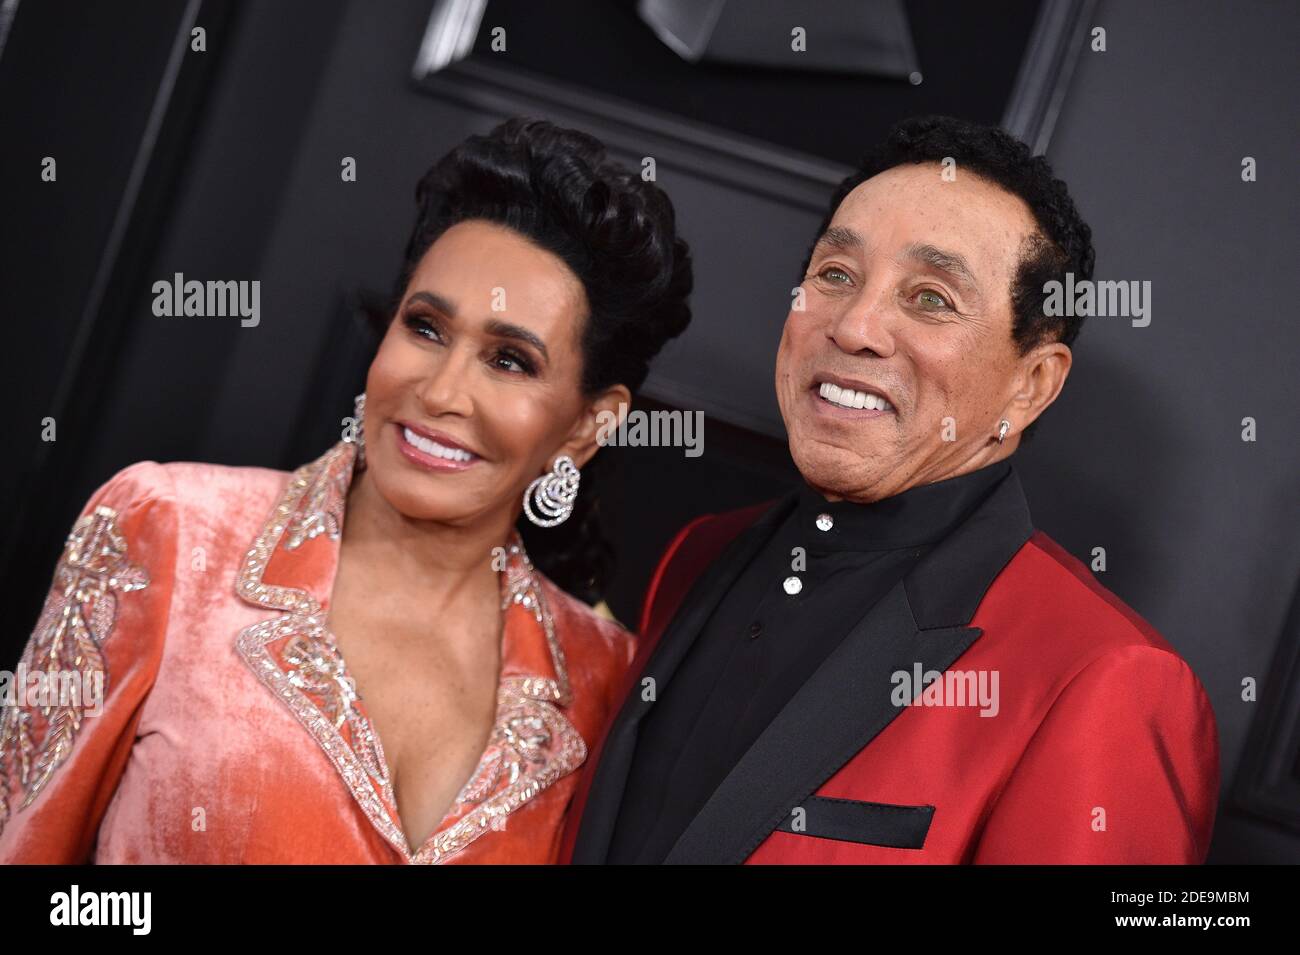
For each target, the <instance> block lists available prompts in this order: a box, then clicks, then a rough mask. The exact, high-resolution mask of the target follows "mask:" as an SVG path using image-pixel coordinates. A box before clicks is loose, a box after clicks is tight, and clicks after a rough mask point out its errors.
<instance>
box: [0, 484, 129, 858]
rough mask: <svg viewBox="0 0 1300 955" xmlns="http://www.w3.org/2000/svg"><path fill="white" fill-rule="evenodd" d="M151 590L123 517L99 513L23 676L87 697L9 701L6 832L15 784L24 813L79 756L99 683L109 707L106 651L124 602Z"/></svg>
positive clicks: (78, 547) (33, 643)
mask: <svg viewBox="0 0 1300 955" xmlns="http://www.w3.org/2000/svg"><path fill="white" fill-rule="evenodd" d="M147 586H149V575H148V574H147V573H146V572H145V571H144V569H142V568H140V567H137V566H135V565H133V564H132V563H131V562H130V561H129V560H128V559H127V545H126V541H125V540H124V539H123V538H122V536H121V534H119V533H118V530H117V511H115V510H114V509H113V508H111V507H106V506H104V505H99V506H97V507H96V508H95V509H94V510H93V511H92V512H91V513H89V514H86V515H85V516H84V517H82V518H80V519H79V520H78V521H77V523H76V524H75V525H73V528H72V530H71V532H70V533H69V534H68V539H67V542H66V544H65V545H64V548H63V554H62V556H61V557H60V558H59V561H58V563H57V564H56V565H55V568H54V583H53V585H52V586H51V588H50V592H49V593H48V594H47V595H46V598H45V605H44V607H42V609H41V614H40V616H39V617H38V618H37V621H36V627H35V629H34V630H33V631H32V636H31V639H30V640H29V641H28V643H27V647H26V649H25V650H24V651H23V656H22V660H21V662H20V663H19V672H20V673H24V674H28V675H32V674H37V673H39V674H42V679H43V680H49V679H51V678H56V679H58V681H59V682H60V683H62V682H63V680H64V677H65V676H75V677H76V680H75V681H74V682H75V684H76V685H77V686H78V687H80V692H79V693H78V694H77V695H76V698H71V697H68V698H65V697H64V691H63V688H62V687H60V688H59V691H58V693H57V694H56V696H57V698H55V697H50V698H49V699H47V700H45V701H44V702H43V704H42V705H38V706H35V707H33V706H28V705H27V703H28V701H27V700H25V699H15V700H14V701H13V705H8V703H9V702H10V701H8V700H5V701H4V703H5V704H6V705H4V706H3V707H2V708H0V709H3V713H0V832H3V831H4V827H5V824H6V823H7V822H8V820H9V814H10V808H9V792H10V787H11V786H12V785H13V783H14V779H15V777H16V780H17V784H18V789H19V793H20V794H21V795H22V796H23V801H22V804H21V805H20V806H19V807H18V808H19V809H20V810H21V809H25V808H27V807H28V806H30V805H31V804H32V802H33V800H35V799H36V797H37V796H39V795H40V794H41V791H42V790H43V789H44V788H45V785H46V784H47V783H48V782H49V781H50V779H51V778H52V777H53V776H54V774H55V772H56V771H57V770H58V769H59V767H60V766H61V765H62V764H63V762H64V761H65V760H66V759H67V758H68V756H69V755H70V754H71V752H72V747H73V745H74V744H75V743H76V739H77V733H78V732H79V731H80V729H81V722H82V720H83V719H84V718H85V716H86V713H87V712H88V711H89V710H91V709H92V708H93V707H94V706H95V705H96V701H87V700H86V698H85V696H86V693H88V692H91V689H90V688H91V687H94V686H95V685H96V682H97V684H98V696H99V699H98V703H99V704H102V703H103V698H104V694H106V693H107V692H108V668H107V665H106V663H105V660H104V655H103V647H104V642H105V641H106V640H107V639H108V638H109V636H110V634H111V633H112V632H113V627H114V625H115V624H116V622H117V595H118V594H119V593H122V594H126V593H130V592H131V591H134V590H143V589H144V588H145V587H147ZM26 682H27V681H26V680H24V681H23V683H24V684H25V683H26ZM45 686H46V688H47V689H49V688H50V687H49V684H48V683H46V684H45ZM26 689H27V688H26V687H25V686H16V687H15V690H14V691H15V693H17V694H20V695H23V696H25V695H26ZM47 696H48V694H47Z"/></svg>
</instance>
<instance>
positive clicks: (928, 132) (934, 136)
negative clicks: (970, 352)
mask: <svg viewBox="0 0 1300 955" xmlns="http://www.w3.org/2000/svg"><path fill="white" fill-rule="evenodd" d="M950 156H951V157H952V158H953V160H954V161H955V162H956V163H957V167H958V168H959V169H965V170H968V171H970V172H973V173H975V174H976V175H977V176H980V177H981V178H983V179H986V180H988V181H989V182H992V183H994V184H995V185H998V186H1001V187H1002V188H1003V189H1005V190H1006V191H1007V192H1010V193H1012V194H1013V195H1016V196H1019V197H1020V198H1021V199H1023V200H1024V201H1025V204H1026V205H1028V206H1029V209H1030V211H1031V212H1032V213H1033V215H1034V219H1035V220H1036V221H1037V223H1038V227H1039V229H1040V230H1041V232H1039V233H1035V234H1034V235H1032V236H1031V237H1030V239H1029V242H1028V243H1027V244H1026V246H1025V247H1024V248H1023V249H1022V250H1021V256H1020V262H1019V265H1018V266H1017V268H1016V274H1015V278H1014V279H1013V280H1012V285H1011V307H1012V326H1011V338H1012V340H1013V341H1014V342H1015V344H1016V347H1017V348H1018V350H1019V352H1020V354H1022V355H1024V354H1026V353H1027V352H1029V351H1030V349H1032V348H1034V347H1035V346H1036V345H1040V344H1042V343H1043V342H1048V341H1060V342H1064V343H1065V344H1066V345H1069V344H1072V343H1073V342H1074V340H1075V338H1076V337H1078V334H1079V330H1080V329H1081V328H1082V326H1083V316H1079V315H1062V316H1054V315H1047V314H1045V313H1044V311H1043V303H1044V302H1045V301H1046V299H1047V293H1046V292H1044V291H1043V286H1044V285H1045V284H1046V283H1047V282H1050V281H1053V280H1055V281H1058V282H1062V283H1063V282H1064V281H1065V273H1067V272H1073V273H1074V277H1075V279H1076V281H1077V280H1080V279H1090V278H1092V269H1093V264H1094V259H1095V255H1094V252H1093V248H1092V229H1090V228H1089V227H1088V224H1087V223H1086V222H1084V221H1083V217H1082V216H1080V215H1079V210H1078V209H1076V208H1075V206H1074V200H1073V199H1071V198H1070V193H1069V190H1068V189H1067V188H1066V185H1065V183H1064V182H1062V181H1061V180H1060V179H1057V178H1056V177H1055V175H1054V174H1053V173H1052V167H1051V166H1050V165H1048V163H1047V160H1046V159H1045V158H1044V157H1042V156H1034V155H1031V154H1030V151H1029V147H1028V146H1026V145H1025V144H1024V143H1023V142H1021V141H1020V140H1018V139H1016V138H1015V137H1014V136H1012V135H1011V134H1010V133H1008V132H1006V131H1005V130H1002V129H998V128H997V127H995V126H984V125H981V124H979V123H972V122H969V121H967V120H963V119H957V118H955V117H952V116H918V117H913V118H910V119H905V120H903V121H901V122H899V123H897V124H896V125H895V126H894V127H893V128H892V129H891V130H890V131H889V133H888V135H887V136H886V137H885V139H884V140H883V141H882V142H880V143H879V144H878V145H877V146H875V147H874V148H873V149H872V150H871V151H870V152H868V153H867V154H866V156H864V157H863V159H862V162H861V163H859V165H858V167H857V169H855V170H854V171H853V172H852V173H850V174H849V175H848V176H847V177H845V179H844V181H843V182H841V183H840V185H839V187H838V188H837V189H836V190H835V195H834V196H833V197H832V198H831V202H830V208H829V209H828V211H827V212H826V218H825V219H823V220H822V224H821V227H820V228H819V229H818V230H817V235H816V237H815V238H814V240H813V243H812V246H810V247H809V251H808V255H807V257H806V258H805V259H804V263H803V268H802V269H801V270H800V275H801V276H802V275H806V274H807V272H808V265H809V263H810V262H811V261H812V250H813V248H815V247H816V244H817V240H818V239H820V238H821V236H822V235H823V234H824V233H825V232H826V230H827V228H829V227H830V224H831V220H832V219H833V218H834V217H835V211H836V210H837V209H838V208H839V207H840V203H841V202H843V201H844V198H845V197H846V196H847V195H848V194H849V193H850V192H852V191H853V190H854V189H855V188H856V187H857V186H858V185H860V184H861V183H863V182H865V181H866V180H868V179H870V178H871V177H872V176H875V175H878V174H879V173H882V172H884V171H885V170H887V169H892V168H894V167H895V166H902V165H904V164H906V163H925V162H933V163H939V162H942V161H943V160H944V159H945V158H947V157H950ZM1037 424H1038V422H1034V423H1033V424H1031V425H1030V426H1029V428H1027V429H1026V430H1025V432H1024V433H1023V434H1022V435H1021V442H1022V443H1023V442H1024V441H1026V440H1027V439H1028V438H1029V437H1030V436H1031V435H1032V434H1033V432H1034V429H1035V428H1036V427H1037Z"/></svg>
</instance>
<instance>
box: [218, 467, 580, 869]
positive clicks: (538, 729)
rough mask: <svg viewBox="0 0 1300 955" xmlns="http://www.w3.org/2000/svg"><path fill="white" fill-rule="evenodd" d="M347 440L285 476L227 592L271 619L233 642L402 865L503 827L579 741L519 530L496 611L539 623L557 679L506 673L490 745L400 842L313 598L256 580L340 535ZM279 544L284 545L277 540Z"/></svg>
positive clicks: (568, 763) (361, 722)
mask: <svg viewBox="0 0 1300 955" xmlns="http://www.w3.org/2000/svg"><path fill="white" fill-rule="evenodd" d="M355 454H356V446H355V445H354V444H352V443H350V442H346V441H340V442H338V443H337V444H336V445H334V447H332V448H331V449H330V450H329V451H327V452H326V453H325V454H323V455H322V456H321V457H320V458H318V459H317V460H316V461H313V462H312V463H310V464H307V465H304V466H303V467H301V468H299V469H298V470H297V471H296V472H294V474H293V476H292V478H291V479H290V481H289V484H288V487H287V488H286V489H285V491H284V493H283V495H282V496H281V498H280V501H279V503H278V504H277V505H276V507H275V509H274V510H273V511H272V513H271V516H270V517H269V518H268V520H267V521H266V524H265V525H264V527H263V529H262V532H261V533H260V534H259V535H258V537H257V539H256V540H255V541H254V543H253V546H252V548H251V549H250V550H249V551H248V554H247V556H246V557H245V559H244V564H243V567H242V568H241V570H240V572H239V575H238V579H237V581H236V592H237V593H238V594H239V596H240V597H241V598H243V599H245V600H247V601H250V602H252V603H254V604H257V605H259V606H263V607H267V608H270V609H274V610H277V611H280V613H279V614H277V616H275V617H272V618H271V619H268V620H264V621H262V622H261V623H258V624H255V625H253V626H251V627H248V628H246V629H245V630H243V631H242V632H241V633H240V634H239V637H238V640H237V647H238V650H239V653H240V655H241V657H242V658H243V659H244V661H245V662H246V663H247V664H248V666H249V667H251V668H252V670H253V672H254V673H255V674H256V675H257V677H258V679H259V680H260V681H261V682H262V683H263V684H264V685H265V686H266V687H267V688H269V689H270V690H271V691H272V692H273V693H274V694H275V695H276V696H278V697H279V698H280V699H281V700H282V701H283V702H284V703H285V704H286V705H287V706H288V707H289V709H290V711H291V712H292V713H293V714H294V716H295V717H297V718H298V720H299V721H300V722H301V723H302V724H303V726H305V727H306V728H307V730H308V731H309V732H310V733H311V735H312V736H313V737H314V738H315V740H316V742H317V743H319V744H320V746H321V748H322V749H323V750H324V752H325V754H326V755H327V756H328V757H329V759H330V761H331V762H332V763H333V765H334V767H335V768H336V769H337V770H338V772H339V774H340V775H341V776H342V778H343V780H344V782H345V783H346V784H347V786H348V788H349V790H350V791H351V793H352V795H353V797H354V798H355V799H356V801H357V803H358V804H359V805H360V806H361V809H362V810H363V811H364V812H365V814H366V816H367V817H368V818H369V819H370V821H371V823H372V824H373V825H374V826H375V828H376V829H377V830H378V831H379V832H380V833H381V834H382V835H383V836H384V837H385V839H387V841H388V842H389V843H390V844H391V845H392V846H393V847H394V848H395V849H396V850H397V851H398V852H399V854H400V855H401V856H402V858H403V859H404V860H405V861H407V862H414V863H437V862H442V861H444V860H446V859H447V858H449V857H450V856H452V855H454V854H455V853H456V852H459V851H460V850H461V849H463V848H465V846H467V845H469V844H470V843H471V842H473V841H474V840H475V839H478V838H479V837H481V836H483V835H484V834H485V833H487V832H490V831H493V830H502V829H504V828H505V827H506V822H507V817H508V816H509V815H510V813H512V812H515V811H516V810H518V809H520V808H521V807H522V806H524V805H525V804H527V803H528V802H529V800H531V799H533V798H534V797H536V796H537V794H538V793H540V792H542V791H543V790H545V789H546V788H547V787H549V786H551V785H552V784H554V783H555V782H556V781H557V780H559V779H561V778H563V777H564V776H566V775H568V774H569V773H571V772H572V771H573V770H574V769H576V768H577V767H578V766H579V765H581V764H582V762H583V760H585V759H586V756H587V747H586V744H585V742H584V741H583V739H582V736H581V735H580V734H579V733H578V732H577V730H576V729H574V727H573V726H572V724H570V723H569V721H568V720H567V719H566V718H565V716H564V715H563V713H561V712H560V709H559V706H563V705H567V704H568V703H570V702H571V699H572V697H571V691H570V688H569V679H568V672H567V668H566V665H565V660H564V654H563V651H562V649H561V647H560V644H559V641H558V639H557V637H556V633H555V626H554V623H553V621H552V618H551V614H550V611H549V609H548V608H547V605H546V600H545V597H544V595H543V592H542V587H541V583H540V581H539V579H538V577H537V575H536V573H535V571H534V569H533V567H532V563H531V561H529V559H528V555H527V553H526V552H525V551H524V549H523V546H522V542H521V541H520V540H519V538H518V535H517V533H513V532H512V535H511V540H510V543H509V546H508V548H507V554H506V564H505V570H504V572H503V574H502V586H501V592H502V610H503V611H506V610H508V609H509V607H510V605H511V604H519V605H521V606H522V607H523V608H525V609H526V610H528V611H531V614H532V617H533V619H534V620H535V621H536V622H537V623H538V624H539V625H540V626H541V627H542V629H543V632H544V633H545V637H546V643H547V646H548V648H549V649H550V652H551V660H552V664H553V667H554V670H555V674H556V679H551V678H550V677H542V676H536V675H510V676H503V677H502V678H501V681H500V683H499V685H498V687H497V709H496V716H495V718H494V721H493V727H492V731H491V734H490V736H489V740H488V745H487V748H486V749H485V750H484V752H483V755H482V757H481V759H480V761H479V764H478V766H477V768H476V769H475V770H474V772H473V773H471V774H470V778H469V779H468V780H467V781H466V783H465V785H464V786H463V787H462V789H461V791H460V793H459V794H458V795H457V796H456V798H455V800H454V801H453V803H452V806H451V808H450V809H449V810H448V812H447V814H446V816H445V817H444V818H443V820H442V822H441V823H440V824H439V826H438V828H437V829H436V830H435V831H434V833H433V834H432V835H431V836H430V837H429V838H428V839H427V840H426V841H425V843H424V844H423V845H422V846H420V847H418V848H413V847H411V846H410V845H409V844H408V843H407V839H406V835H405V833H404V832H403V831H402V827H401V825H400V817H399V816H398V813H397V799H396V796H395V794H394V792H393V787H392V780H391V779H390V777H389V774H388V767H387V762H386V761H385V759H384V752H383V746H382V744H381V742H380V740H379V737H378V735H377V734H376V733H375V731H374V729H373V728H372V727H371V725H370V722H369V720H368V719H367V718H366V716H365V713H364V703H363V701H361V700H360V698H359V697H358V695H357V693H356V690H355V686H354V683H353V681H352V678H351V677H350V675H349V674H348V672H347V668H346V665H345V663H344V661H343V658H342V656H341V655H340V654H339V651H338V648H337V645H336V643H335V640H334V637H333V635H332V634H331V633H330V632H329V630H328V628H327V627H326V626H325V613H324V612H323V611H322V608H321V605H320V603H319V601H318V600H317V599H316V598H315V597H314V596H312V595H311V594H310V593H308V592H307V591H305V590H302V589H299V588H294V587H280V586H275V585H272V584H264V583H263V582H262V576H263V574H264V572H265V570H266V567H267V564H268V563H269V562H270V559H271V556H272V554H273V552H274V550H275V548H276V546H277V545H280V546H283V548H284V549H285V550H290V551H291V550H294V549H296V548H298V547H300V546H302V544H304V543H305V542H306V541H308V540H311V539H312V538H314V537H317V536H319V535H320V534H326V535H328V536H329V537H330V538H331V539H334V540H337V539H339V537H340V536H341V531H342V526H343V518H344V508H345V506H346V501H347V491H348V488H349V486H350V484H351V480H352V470H353V466H354V463H355ZM281 541H283V543H282V544H281V543H280V542H281Z"/></svg>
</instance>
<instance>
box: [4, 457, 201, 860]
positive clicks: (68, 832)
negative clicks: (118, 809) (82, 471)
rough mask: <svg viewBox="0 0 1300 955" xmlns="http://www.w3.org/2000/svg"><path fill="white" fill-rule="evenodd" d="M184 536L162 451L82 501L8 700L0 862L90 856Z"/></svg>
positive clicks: (149, 677) (157, 656) (152, 670)
mask: <svg viewBox="0 0 1300 955" xmlns="http://www.w3.org/2000/svg"><path fill="white" fill-rule="evenodd" d="M176 539H177V507H176V495H175V491H174V488H173V486H172V481H171V477H170V475H169V474H168V473H167V471H166V469H165V468H164V467H163V466H162V465H160V464H158V463H156V462H153V461H142V462H139V463H137V464H133V465H131V466H130V467H127V468H124V469H123V470H121V471H119V472H118V473H117V474H115V475H114V476H113V477H112V478H110V479H109V480H108V481H107V482H105V483H104V484H103V485H102V486H101V487H100V488H99V489H98V490H97V491H96V492H95V493H94V494H93V495H92V496H91V498H90V500H89V501H88V502H87V503H86V506H85V507H84V508H83V509H82V511H81V515H80V516H79V517H78V519H77V521H76V522H75V524H74V526H73V528H72V531H71V532H70V533H69V535H68V538H67V542H66V545H65V547H64V551H63V555H62V556H61V557H60V558H59V560H58V563H57V564H56V566H55V570H54V575H53V580H52V582H51V586H50V590H49V593H48V594H47V596H46V598H45V604H44V607H43V608H42V610H41V614H40V617H39V618H38V620H37V622H36V626H35V627H34V628H33V630H32V634H31V637H30V638H29V640H28V642H27V646H26V649H25V650H24V652H23V656H22V659H21V661H20V663H19V665H18V667H17V668H16V669H15V671H14V672H13V675H12V678H11V679H10V680H9V687H8V689H7V690H6V692H5V693H4V700H3V702H4V703H5V704H6V705H4V706H3V707H2V708H0V863H71V862H85V861H88V860H89V859H90V857H91V856H92V855H93V852H94V846H95V837H96V833H97V830H98V828H99V823H100V820H101V818H102V817H103V814H104V811H105V809H106V808H107V807H108V804H109V802H110V801H111V800H112V798H113V793H114V791H115V789H116V787H117V784H118V781H119V779H120V778H121V775H122V773H123V771H124V769H125V768H126V765H127V762H128V760H129V758H130V754H131V747H132V745H133V743H134V741H135V729H136V724H137V723H138V721H139V716H140V710H141V707H142V705H143V703H144V700H145V698H146V696H147V695H148V693H149V690H150V688H151V687H152V685H153V681H154V678H155V676H156V674H157V672H158V666H159V662H160V660H161V657H162V647H163V637H164V634H165V632H166V628H167V620H168V613H169V607H170V603H171V594H172V587H173V583H174V580H175V573H176ZM10 703H12V704H14V705H8V704H10Z"/></svg>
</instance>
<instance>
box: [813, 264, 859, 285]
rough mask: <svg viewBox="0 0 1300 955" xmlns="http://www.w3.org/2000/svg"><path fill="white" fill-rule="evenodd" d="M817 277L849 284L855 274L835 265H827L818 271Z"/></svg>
mask: <svg viewBox="0 0 1300 955" xmlns="http://www.w3.org/2000/svg"><path fill="white" fill-rule="evenodd" d="M817 277H818V278H823V279H829V280H830V281H832V282H838V283H840V284H847V283H849V282H852V281H853V276H851V275H849V273H848V272H845V271H844V270H843V269H841V268H838V267H837V266H834V265H828V266H826V268H824V269H822V270H821V271H820V272H818V273H817Z"/></svg>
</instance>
